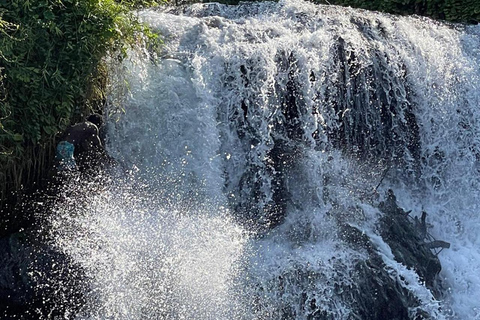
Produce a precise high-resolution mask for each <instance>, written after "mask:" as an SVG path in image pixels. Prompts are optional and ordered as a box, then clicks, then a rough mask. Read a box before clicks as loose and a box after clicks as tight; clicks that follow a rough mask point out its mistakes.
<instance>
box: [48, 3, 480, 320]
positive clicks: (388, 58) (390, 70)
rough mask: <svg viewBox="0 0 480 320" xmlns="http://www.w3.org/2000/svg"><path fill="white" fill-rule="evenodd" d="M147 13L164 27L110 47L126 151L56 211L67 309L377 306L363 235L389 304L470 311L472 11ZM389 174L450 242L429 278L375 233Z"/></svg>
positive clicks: (238, 312)
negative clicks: (67, 262)
mask: <svg viewBox="0 0 480 320" xmlns="http://www.w3.org/2000/svg"><path fill="white" fill-rule="evenodd" d="M139 16H140V18H141V19H142V20H143V21H145V22H146V23H147V24H148V25H149V26H150V27H151V28H152V30H154V31H155V32H158V33H159V35H160V37H161V39H162V40H163V42H164V44H163V46H162V47H161V50H160V51H159V52H152V50H150V49H149V48H143V47H139V48H138V49H137V50H132V51H131V52H130V54H129V56H128V58H127V59H126V60H125V61H124V62H123V63H122V64H121V65H118V64H114V63H112V68H111V71H110V72H111V83H112V86H111V94H110V96H109V98H108V110H107V120H108V125H107V149H108V152H109V154H110V155H111V156H112V157H114V158H115V159H116V161H117V162H118V163H119V164H120V165H119V166H118V168H117V169H116V170H112V172H110V173H109V178H108V179H105V181H104V182H103V183H102V184H101V185H98V184H94V185H90V184H82V183H80V182H79V183H78V185H76V186H75V188H73V189H75V190H73V191H72V190H71V189H68V192H65V194H64V195H63V197H64V199H63V200H62V201H61V202H59V203H58V205H57V208H56V209H55V211H56V215H54V216H53V217H54V218H52V228H53V230H52V234H53V236H54V241H55V245H56V246H57V248H59V250H61V251H62V252H63V253H64V254H66V255H68V256H69V257H70V258H71V259H72V261H74V263H75V265H77V266H79V267H80V269H81V270H83V272H84V273H85V274H86V278H87V279H88V281H87V280H85V281H86V284H85V288H84V289H82V290H85V292H86V293H85V294H86V298H85V301H86V302H85V303H84V305H82V307H80V308H77V309H76V311H75V312H77V316H76V317H77V318H79V319H200V320H203V319H372V318H369V317H367V316H366V315H365V311H361V310H364V309H368V308H369V307H368V306H369V305H371V306H375V304H374V303H373V302H371V301H368V299H369V298H368V297H371V296H374V294H372V292H368V286H367V288H366V289H365V287H359V285H358V283H359V282H361V281H365V279H362V275H361V274H359V269H358V266H359V265H362V264H361V263H362V262H366V261H370V260H369V259H371V255H372V253H371V252H372V250H373V252H375V254H376V255H378V257H380V263H381V265H382V266H383V267H382V270H383V272H385V275H387V277H390V278H391V279H390V280H391V281H392V282H391V283H393V285H394V286H396V287H395V288H396V289H395V290H396V291H398V292H403V293H404V295H405V297H408V298H405V299H410V300H409V301H413V302H411V303H410V302H409V303H407V305H408V310H407V311H408V312H407V314H406V315H404V316H401V315H399V316H398V319H408V318H412V319H413V318H414V317H416V316H418V317H420V318H421V319H428V318H430V319H480V299H479V297H480V237H479V234H480V232H478V228H479V227H480V214H479V210H480V208H479V204H480V200H479V199H480V194H479V192H480V183H479V182H480V180H479V178H480V173H479V170H480V123H479V122H480V111H479V107H480V28H479V27H478V26H460V25H448V24H444V23H440V22H435V21H432V20H429V19H426V18H421V17H398V16H391V15H386V14H380V13H374V12H367V11H362V10H354V9H350V8H341V7H336V6H321V5H313V4H310V3H307V2H302V1H296V0H292V1H291V0H287V1H280V2H279V3H271V2H259V3H249V4H239V5H236V6H226V5H220V4H196V5H191V6H185V7H177V8H166V9H165V8H164V9H161V10H151V11H144V12H139ZM388 189H392V190H393V191H394V193H395V195H396V198H397V202H398V205H399V206H400V207H402V208H404V209H405V210H411V212H410V214H409V218H408V219H409V220H410V221H411V222H412V224H413V223H414V218H415V217H420V215H421V212H422V211H425V212H427V225H428V233H429V234H430V236H431V238H430V239H433V238H435V239H439V240H444V241H448V242H449V243H450V244H451V246H450V248H448V249H444V250H442V251H441V252H439V251H440V250H439V249H438V248H437V249H432V250H431V251H432V253H433V254H437V253H438V258H439V259H440V263H441V265H442V270H441V272H440V273H439V274H438V275H437V276H436V278H435V279H436V280H435V284H434V286H427V285H426V283H425V282H424V281H423V280H422V279H421V277H419V275H418V274H417V272H416V271H415V268H411V267H407V266H406V265H405V264H403V263H402V262H400V261H399V260H398V259H396V257H395V255H394V253H393V252H392V248H391V246H390V245H389V244H388V243H387V241H386V240H385V239H384V237H382V233H381V230H380V229H379V223H378V222H379V219H380V218H381V217H382V216H384V215H385V213H384V212H381V211H380V210H379V208H378V204H379V202H380V201H382V200H385V192H386V191H387V190H388ZM345 226H350V227H353V228H354V229H355V230H358V231H360V232H361V234H362V236H363V237H366V238H367V239H369V241H370V243H371V246H370V247H369V248H370V249H368V248H366V247H362V246H355V245H351V243H349V242H348V241H346V240H345V237H343V236H342V231H341V230H345ZM419 245H423V244H419ZM372 248H373V249H372ZM369 263H370V262H367V263H366V264H363V265H367V266H368V265H370V264H369ZM361 270H363V269H361ZM379 272H380V271H379ZM367 274H368V273H367ZM382 281H383V280H382ZM385 285H386V286H387V285H390V286H392V284H389V283H388V282H385ZM360 288H364V289H360ZM362 290H365V292H362ZM372 290H373V289H372ZM362 297H365V299H366V301H362ZM362 306H363V309H362ZM379 308H386V306H381V307H379ZM362 312H363V313H362ZM419 312H420V313H419ZM376 314H377V317H376V318H375V319H382V317H381V314H382V310H379V311H378V312H377V313H376ZM419 314H421V316H419ZM420 318H418V319H420ZM385 319H386V318H385ZM389 319H390V318H389Z"/></svg>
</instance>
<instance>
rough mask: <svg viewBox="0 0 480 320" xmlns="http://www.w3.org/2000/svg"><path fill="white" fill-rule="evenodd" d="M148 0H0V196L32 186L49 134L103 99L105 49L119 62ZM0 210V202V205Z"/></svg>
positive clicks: (48, 153) (48, 156)
mask: <svg viewBox="0 0 480 320" xmlns="http://www.w3.org/2000/svg"><path fill="white" fill-rule="evenodd" d="M152 4H154V1H151V0H124V1H121V0H119V1H114V0H62V1H60V0H0V195H1V199H2V200H4V199H5V196H6V195H7V191H14V190H18V189H19V188H21V186H22V185H31V184H32V183H34V182H38V181H40V179H41V178H42V176H44V175H45V170H46V168H48V166H47V164H49V163H51V160H52V157H53V150H54V147H55V136H56V135H57V134H58V133H60V132H62V131H63V130H64V129H65V128H66V127H67V126H68V125H69V124H71V123H72V122H74V121H75V120H79V119H81V118H82V117H83V116H84V115H85V114H86V113H88V112H91V111H95V110H97V109H99V108H101V107H100V105H101V103H102V100H103V90H102V89H103V88H104V87H105V78H106V76H105V70H104V66H103V64H102V59H103V58H104V57H105V55H106V54H107V52H115V53H117V54H118V55H119V57H120V58H121V57H122V54H124V53H125V50H126V48H127V46H128V44H131V43H134V42H135V41H137V39H138V36H139V34H140V32H144V31H145V30H144V28H143V27H142V26H141V25H140V24H139V23H138V21H137V20H136V18H135V16H134V15H133V14H132V13H131V9H132V8H136V7H139V6H144V5H152ZM0 206H1V204H0Z"/></svg>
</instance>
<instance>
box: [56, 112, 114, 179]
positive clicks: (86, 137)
mask: <svg viewBox="0 0 480 320" xmlns="http://www.w3.org/2000/svg"><path fill="white" fill-rule="evenodd" d="M102 124H103V120H102V117H101V116H100V115H98V114H92V115H90V116H89V117H88V118H87V120H86V121H84V122H80V123H77V124H74V125H72V126H70V127H68V128H67V129H66V130H65V132H64V133H63V134H62V136H61V138H60V142H59V143H58V144H57V150H56V155H55V161H56V168H57V170H58V171H60V172H62V171H74V170H80V171H84V172H85V171H89V170H91V169H95V167H97V166H98V165H101V164H102V162H103V161H102V160H105V158H106V153H105V150H104V148H103V145H102V142H101V140H100V135H99V128H100V127H101V126H102Z"/></svg>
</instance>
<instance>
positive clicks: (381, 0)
mask: <svg viewBox="0 0 480 320" xmlns="http://www.w3.org/2000/svg"><path fill="white" fill-rule="evenodd" d="M316 2H318V3H329V4H337V5H343V6H351V7H354V8H363V9H368V10H375V11H382V12H388V13H393V14H402V15H410V14H418V15H422V16H428V17H431V18H433V19H440V20H447V21H451V22H464V23H473V24H475V23H479V22H480V2H479V1H478V0H328V1H327V0H317V1H316Z"/></svg>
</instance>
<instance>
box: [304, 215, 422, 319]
mask: <svg viewBox="0 0 480 320" xmlns="http://www.w3.org/2000/svg"><path fill="white" fill-rule="evenodd" d="M399 218H400V219H404V220H405V218H404V217H401V216H399ZM408 223H409V222H408V221H402V220H400V222H399V224H398V225H397V227H398V228H394V229H393V230H392V229H388V228H387V229H386V230H385V231H384V232H382V234H383V235H384V236H386V237H389V239H390V240H391V242H390V243H391V247H392V251H393V252H394V253H395V252H402V253H403V254H405V255H406V256H408V257H409V258H410V259H411V260H412V261H413V260H414V261H416V262H418V261H423V259H427V260H428V258H431V257H430V255H429V254H428V253H425V252H423V251H412V252H411V253H409V254H407V253H406V251H407V250H409V249H410V248H411V246H410V245H408V244H407V243H408V241H401V240H400V239H399V238H396V237H401V236H404V235H407V236H408V232H407V233H404V232H402V233H401V234H402V235H400V234H398V233H397V232H398V231H399V230H404V228H407V227H406V226H408ZM341 230H342V231H341V233H340V237H341V239H342V240H344V241H345V242H346V243H348V244H350V245H351V246H352V247H353V248H355V249H356V250H364V251H366V252H367V253H368V256H369V258H368V259H367V260H364V261H359V262H358V263H357V264H356V266H355V274H353V275H352V278H353V279H355V280H356V283H355V286H354V287H352V288H345V292H347V294H348V295H349V296H350V297H351V298H350V299H349V300H347V301H351V308H352V313H353V314H354V315H355V317H354V318H355V319H369V320H384V319H392V320H395V319H396V320H404V319H405V320H406V319H412V316H413V317H414V318H415V319H429V316H428V313H427V312H426V311H424V310H422V309H421V305H420V302H419V301H418V300H417V299H416V298H415V296H414V295H413V294H412V293H411V292H409V290H407V289H406V288H405V287H404V286H402V284H401V283H400V282H399V281H398V279H397V278H396V277H395V276H394V275H392V273H391V272H389V268H388V267H387V266H386V265H385V263H384V262H383V260H382V258H381V256H380V255H379V253H378V252H377V251H376V248H375V246H374V245H373V244H372V242H371V241H370V238H369V237H368V236H367V235H366V234H365V233H363V232H362V231H360V230H359V229H357V228H356V227H353V226H350V225H344V226H342V227H341ZM408 231H409V232H415V231H414V230H411V229H408ZM395 241H398V243H396V242H395ZM424 255H425V257H428V258H425V257H424ZM399 262H402V263H403V261H399ZM390 271H391V270H390ZM411 310H417V311H416V314H413V315H412V314H411ZM312 319H323V318H312Z"/></svg>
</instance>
